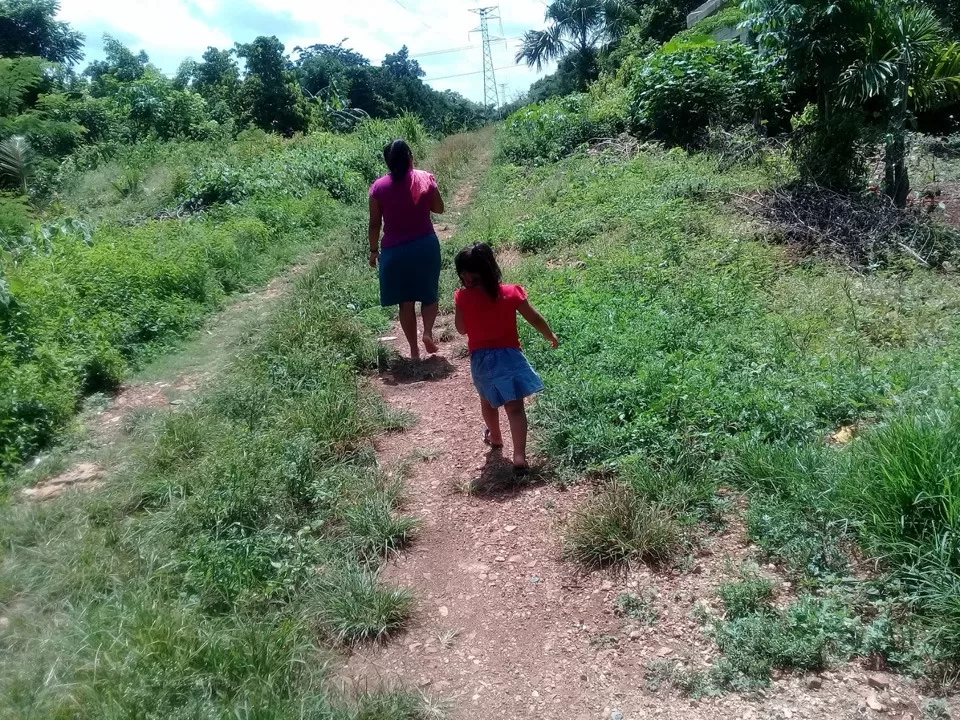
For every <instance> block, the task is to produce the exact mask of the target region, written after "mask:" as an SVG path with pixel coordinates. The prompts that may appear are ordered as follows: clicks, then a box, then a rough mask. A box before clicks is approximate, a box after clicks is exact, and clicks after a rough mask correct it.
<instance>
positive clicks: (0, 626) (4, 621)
mask: <svg viewBox="0 0 960 720" xmlns="http://www.w3.org/2000/svg"><path fill="white" fill-rule="evenodd" d="M8 627H10V618H5V617H0V630H6V629H7V628H8Z"/></svg>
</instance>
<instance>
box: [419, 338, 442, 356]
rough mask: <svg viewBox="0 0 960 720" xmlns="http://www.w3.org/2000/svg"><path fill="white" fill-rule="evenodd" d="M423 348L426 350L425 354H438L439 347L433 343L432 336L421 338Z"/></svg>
mask: <svg viewBox="0 0 960 720" xmlns="http://www.w3.org/2000/svg"><path fill="white" fill-rule="evenodd" d="M423 346H424V347H425V348H426V349H427V352H428V353H430V354H431V355H436V354H437V353H438V352H440V346H439V345H437V343H435V342H434V341H433V335H427V334H424V336H423Z"/></svg>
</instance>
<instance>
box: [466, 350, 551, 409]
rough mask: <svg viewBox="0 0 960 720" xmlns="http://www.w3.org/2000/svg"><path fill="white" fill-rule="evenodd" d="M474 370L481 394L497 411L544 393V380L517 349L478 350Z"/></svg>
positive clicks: (472, 369)
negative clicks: (517, 401) (515, 401)
mask: <svg viewBox="0 0 960 720" xmlns="http://www.w3.org/2000/svg"><path fill="white" fill-rule="evenodd" d="M470 369H471V371H472V372H473V384H474V385H475V386H476V388H477V392H478V393H480V396H481V397H482V398H483V399H484V400H486V401H487V402H488V403H490V405H491V406H492V407H495V408H499V407H503V406H504V405H506V404H507V403H508V402H513V401H514V400H523V399H524V398H528V397H530V396H531V395H536V394H537V393H538V392H542V391H543V380H541V379H540V376H539V375H537V373H536V371H535V370H534V369H533V368H532V367H530V363H529V362H527V358H526V357H524V355H523V353H522V352H521V351H519V350H517V349H516V348H503V349H500V350H477V351H476V352H474V353H472V354H471V355H470Z"/></svg>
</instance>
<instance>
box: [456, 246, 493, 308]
mask: <svg viewBox="0 0 960 720" xmlns="http://www.w3.org/2000/svg"><path fill="white" fill-rule="evenodd" d="M454 267H456V269H457V275H459V276H460V277H461V278H462V277H463V274H464V273H465V272H468V273H473V274H474V275H479V276H480V285H481V286H482V287H483V289H484V290H485V291H486V292H487V295H489V296H490V297H491V298H493V299H494V300H496V299H497V298H499V297H500V283H501V282H502V281H503V273H502V272H500V266H499V265H497V258H496V257H494V255H493V250H491V249H490V246H489V245H487V244H486V243H477V244H476V245H471V246H470V247H468V248H464V249H463V250H461V251H460V253H459V254H458V255H457V259H456V260H455V261H454Z"/></svg>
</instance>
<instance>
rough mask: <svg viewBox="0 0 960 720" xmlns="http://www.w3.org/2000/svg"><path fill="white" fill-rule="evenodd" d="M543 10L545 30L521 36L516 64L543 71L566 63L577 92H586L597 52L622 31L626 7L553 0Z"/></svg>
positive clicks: (587, 0)
mask: <svg viewBox="0 0 960 720" xmlns="http://www.w3.org/2000/svg"><path fill="white" fill-rule="evenodd" d="M546 8H547V10H546V13H545V17H544V19H545V21H546V23H547V27H546V29H544V30H528V31H527V32H526V33H525V34H524V36H523V45H522V46H521V48H520V50H519V51H518V52H517V57H516V61H517V62H518V63H519V62H525V63H526V64H527V65H528V66H530V67H536V68H537V70H542V69H543V66H544V64H546V63H550V62H553V61H557V60H566V61H567V62H568V63H570V64H571V65H572V66H573V68H574V72H575V76H576V79H577V90H580V91H583V90H586V88H587V83H588V82H589V81H590V80H593V79H595V78H596V77H597V73H598V67H597V57H598V54H599V53H600V51H601V50H604V49H605V48H607V47H608V46H609V45H610V44H611V43H613V42H615V41H616V40H618V39H619V38H620V37H622V35H623V33H624V32H625V28H626V26H627V24H628V12H627V10H626V7H625V4H624V3H616V2H610V3H603V2H597V1H596V0H554V1H553V2H551V3H550V4H549V5H547V6H546Z"/></svg>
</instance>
